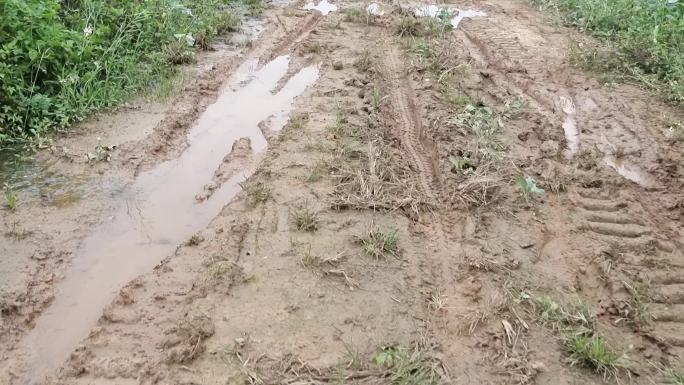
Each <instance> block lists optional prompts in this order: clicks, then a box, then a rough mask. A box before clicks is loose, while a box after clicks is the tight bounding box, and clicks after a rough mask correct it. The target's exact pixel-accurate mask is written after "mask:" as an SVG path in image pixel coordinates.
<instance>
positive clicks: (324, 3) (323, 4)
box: [304, 0, 337, 16]
mask: <svg viewBox="0 0 684 385" xmlns="http://www.w3.org/2000/svg"><path fill="white" fill-rule="evenodd" d="M304 9H305V10H307V11H311V10H316V11H318V12H320V13H321V14H322V15H323V16H326V15H327V14H329V13H330V12H334V11H337V6H336V5H335V4H331V3H330V2H328V0H320V1H319V2H318V4H314V2H313V1H310V2H309V3H307V4H306V5H305V6H304Z"/></svg>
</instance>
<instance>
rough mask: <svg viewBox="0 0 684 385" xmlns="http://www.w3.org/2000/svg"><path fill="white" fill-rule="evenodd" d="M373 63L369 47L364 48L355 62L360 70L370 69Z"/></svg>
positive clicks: (366, 70) (355, 66) (355, 65)
mask: <svg viewBox="0 0 684 385" xmlns="http://www.w3.org/2000/svg"><path fill="white" fill-rule="evenodd" d="M372 65H373V61H372V59H371V55H370V51H369V50H367V49H366V50H363V52H361V55H360V56H359V58H358V59H356V61H355V62H354V68H356V69H357V70H358V71H359V72H368V71H370V69H371V67H372Z"/></svg>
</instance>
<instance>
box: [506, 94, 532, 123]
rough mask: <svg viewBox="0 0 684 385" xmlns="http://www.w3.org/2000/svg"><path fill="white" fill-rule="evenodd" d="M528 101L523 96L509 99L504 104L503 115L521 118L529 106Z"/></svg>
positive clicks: (507, 117)
mask: <svg viewBox="0 0 684 385" xmlns="http://www.w3.org/2000/svg"><path fill="white" fill-rule="evenodd" d="M527 105H528V102H527V100H525V99H523V98H522V97H515V98H513V99H510V100H507V101H506V103H505V104H504V111H503V114H502V115H503V117H504V118H506V119H517V118H519V117H520V116H521V115H522V113H523V112H525V109H526V108H527Z"/></svg>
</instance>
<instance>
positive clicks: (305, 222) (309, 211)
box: [292, 205, 319, 232]
mask: <svg viewBox="0 0 684 385" xmlns="http://www.w3.org/2000/svg"><path fill="white" fill-rule="evenodd" d="M292 217H293V219H294V224H295V227H296V228H297V230H299V231H308V232H314V231H316V230H318V225H319V220H318V210H315V209H313V208H311V207H309V206H308V205H304V206H302V207H299V208H297V209H295V210H294V212H293V213H292Z"/></svg>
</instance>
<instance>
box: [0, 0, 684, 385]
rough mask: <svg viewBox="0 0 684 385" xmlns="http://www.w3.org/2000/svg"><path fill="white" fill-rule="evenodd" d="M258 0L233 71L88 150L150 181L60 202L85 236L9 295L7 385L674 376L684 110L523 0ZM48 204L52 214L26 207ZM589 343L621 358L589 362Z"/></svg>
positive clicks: (681, 265) (680, 299) (2, 354)
mask: <svg viewBox="0 0 684 385" xmlns="http://www.w3.org/2000/svg"><path fill="white" fill-rule="evenodd" d="M440 7H446V8H448V9H450V10H452V11H453V12H454V18H453V20H452V19H444V18H436V17H434V16H436V15H439V14H440V12H442V11H441V10H440V9H438V8H440ZM367 9H372V10H373V12H372V13H373V14H370V13H367ZM426 9H427V11H425V10H426ZM457 10H462V11H457ZM425 12H427V14H426V15H424V16H426V17H416V16H415V15H416V14H421V15H422V14H424V13H425ZM433 13H434V15H433ZM264 19H265V22H264V23H265V24H264V25H265V26H266V28H265V31H264V32H263V33H261V34H260V35H259V37H258V38H257V39H256V40H254V41H253V43H252V44H251V46H250V47H248V48H245V49H244V51H243V52H244V55H242V56H231V57H230V58H224V59H220V58H219V59H218V62H216V63H214V64H212V65H213V66H214V67H215V68H220V69H221V72H225V73H221V74H220V75H219V76H220V78H219V79H218V80H217V83H211V84H212V86H211V91H207V95H205V97H204V98H203V99H202V100H203V102H202V104H201V105H200V106H196V107H187V106H189V105H191V103H190V104H188V100H187V99H186V98H187V96H183V95H179V97H178V99H177V101H176V102H175V103H176V105H177V106H183V105H185V106H186V107H187V109H182V108H175V109H171V110H169V111H167V112H165V115H164V118H161V117H158V119H156V123H155V124H157V128H156V129H155V130H153V131H152V132H151V133H150V134H149V136H148V137H146V138H144V139H132V140H129V141H126V142H124V143H122V144H121V146H119V147H117V149H115V150H113V151H112V154H111V155H112V157H113V159H112V160H111V163H110V164H111V169H107V168H106V167H104V166H103V165H96V166H94V167H95V168H96V169H97V170H98V172H100V173H102V175H104V176H107V175H117V173H119V174H124V175H130V170H134V171H133V174H134V176H135V178H134V179H133V176H129V177H130V178H131V182H130V184H128V187H127V188H124V189H120V190H118V191H117V192H116V193H112V196H113V198H110V199H109V200H107V201H105V203H100V204H99V205H96V204H88V203H87V202H75V203H73V204H74V205H75V206H74V211H76V210H77V209H82V210H86V212H88V213H98V212H108V213H111V214H110V215H107V216H106V217H105V219H102V218H98V217H97V216H96V215H95V214H93V215H92V217H89V218H90V219H89V220H90V221H91V223H93V224H96V223H99V225H98V227H96V228H94V229H93V230H92V231H86V230H85V229H80V230H79V229H78V228H77V227H74V225H71V224H70V223H71V222H70V221H74V220H75V219H74V218H76V217H70V216H68V215H66V214H62V215H63V216H64V217H63V221H64V222H65V226H71V227H70V228H73V229H75V230H71V232H72V235H71V236H70V238H69V239H70V242H69V244H68V247H69V253H68V254H62V255H61V256H60V257H55V256H54V255H53V253H47V254H46V255H47V257H46V258H45V261H44V262H43V263H44V265H43V266H53V267H54V266H57V268H56V270H57V271H64V276H63V277H61V276H59V275H55V276H51V277H49V278H42V282H43V284H44V286H43V287H44V289H43V290H45V291H46V292H51V290H53V289H52V288H53V287H56V288H57V289H56V291H55V293H56V294H55V298H54V300H53V301H52V303H51V304H50V305H49V306H48V302H50V301H49V299H46V300H44V301H43V302H41V303H40V304H35V303H34V304H31V302H30V300H28V299H27V297H26V293H24V295H23V296H21V295H19V296H16V297H15V300H14V302H3V308H2V309H0V310H2V319H3V322H5V324H4V325H3V328H2V329H0V332H2V333H3V335H2V340H3V341H8V342H10V343H9V344H7V345H6V346H3V347H2V348H1V349H2V350H0V368H2V370H3V372H2V375H3V381H5V378H7V380H6V381H5V382H3V384H4V383H8V384H15V383H16V384H19V383H41V382H43V376H47V380H46V381H45V382H46V383H54V384H128V383H130V384H155V383H202V384H214V383H216V384H225V383H230V384H245V383H252V384H253V383H266V384H285V383H287V384H290V383H308V384H323V383H331V382H335V381H342V382H344V383H354V384H357V383H358V384H404V383H421V384H470V383H472V384H489V383H491V384H494V383H497V384H498V383H510V384H526V383H529V384H532V383H538V384H545V383H551V382H553V383H559V384H573V383H602V382H604V381H607V382H612V381H616V380H617V379H619V380H621V381H622V380H627V378H629V379H630V380H629V381H632V382H634V383H637V384H652V383H668V381H670V380H671V379H672V378H671V376H672V373H676V371H677V370H680V368H681V366H682V365H684V362H683V361H682V357H683V356H682V354H684V339H683V338H682V336H683V335H684V319H683V317H682V316H681V314H680V313H681V310H682V307H683V306H684V279H682V276H683V274H684V256H683V255H682V254H681V250H682V245H683V243H684V238H683V235H682V223H683V222H682V218H684V211H683V210H684V201H683V200H682V197H681V194H680V193H679V192H680V191H681V190H682V188H683V187H684V185H682V184H683V183H684V171H682V153H683V152H682V147H683V144H682V142H681V141H676V140H672V139H671V138H670V137H668V136H667V132H666V127H667V124H668V122H669V121H672V120H673V119H681V118H682V114H681V112H680V111H677V110H675V109H673V108H671V107H668V106H664V105H661V104H659V102H657V101H655V100H654V99H653V98H652V97H651V96H650V95H648V94H646V93H645V92H643V91H641V90H638V89H635V88H633V87H632V86H629V85H619V86H616V87H615V88H614V89H612V88H607V87H604V86H602V85H601V84H600V83H598V82H597V81H596V80H595V79H593V78H592V77H591V75H588V74H586V73H583V72H581V71H579V70H577V69H575V68H573V67H572V66H570V64H569V63H568V59H567V52H568V49H569V48H568V47H569V45H570V44H571V39H582V38H583V37H581V36H577V35H575V33H574V32H572V31H568V30H565V29H561V28H559V27H556V26H553V25H550V24H546V23H543V22H540V21H539V20H541V15H540V14H539V13H538V12H537V11H536V10H534V9H532V8H530V6H529V5H527V4H526V3H525V2H522V1H498V0H483V1H478V2H469V4H467V7H466V6H465V5H464V4H460V3H459V4H454V5H440V6H439V7H435V8H434V9H433V8H432V7H430V8H425V7H424V5H422V4H401V6H397V7H390V6H389V5H387V4H380V3H378V4H375V8H371V7H369V6H368V4H362V3H352V2H344V1H335V2H331V3H329V2H312V3H311V4H304V3H298V4H290V5H286V6H284V7H282V8H271V9H268V10H267V11H266V13H265V15H264ZM446 24H448V25H451V26H452V27H455V28H454V29H452V28H446V27H445V25H446ZM200 73H201V72H200ZM208 73H209V75H204V76H212V75H211V74H215V71H213V70H211V71H209V72H208ZM200 76H201V75H200ZM224 80H225V85H223V86H219V85H220V84H222V83H223V81H224ZM217 84H218V85H217ZM281 128H282V130H281ZM83 135H84V136H87V133H84V134H83ZM67 143H68V138H67ZM169 143H171V144H170V145H169ZM179 143H180V144H179ZM135 149H138V150H140V149H143V151H149V152H150V153H152V154H156V155H154V156H151V157H149V158H142V159H137V158H136V157H135V156H134V155H133V154H134V152H133V151H134V150H135ZM53 156H55V155H53ZM48 157H49V156H48ZM103 164H104V163H103ZM72 167H73V169H74V170H76V169H81V170H87V168H86V166H84V165H79V164H76V165H74V166H72ZM126 170H128V173H129V174H126ZM112 202H115V203H116V202H119V203H120V204H119V205H117V204H114V203H112ZM229 202H230V203H229ZM133 203H135V204H133ZM23 210H26V211H23ZM66 210H67V211H68V210H69V208H67V209H66ZM32 213H33V214H34V215H35V213H47V214H44V215H47V218H51V217H50V216H54V215H58V214H57V213H58V211H56V210H55V211H47V212H46V211H40V210H39V209H37V208H32V207H24V208H20V209H19V210H18V211H17V213H15V214H13V215H16V216H17V217H19V216H21V215H31V214H32ZM89 215H90V214H89ZM110 217H111V218H110ZM10 223H11V220H5V219H4V218H3V225H4V226H6V227H7V228H8V229H10V227H9V226H10ZM36 227H37V225H36ZM31 231H32V230H30V229H26V230H23V231H22V230H21V229H16V228H14V229H12V230H8V231H6V233H7V234H6V235H5V238H4V239H5V242H7V245H8V246H5V247H4V250H21V247H24V246H21V243H20V242H31V243H35V242H41V241H43V242H48V243H49V239H48V240H47V241H45V238H43V237H40V236H38V235H33V233H32V232H31ZM10 233H12V234H13V235H10ZM21 234H25V235H24V236H22V235H21ZM60 239H62V238H59V237H56V238H55V240H60ZM79 245H80V246H79ZM76 250H77V251H76ZM22 253H29V251H28V249H26V250H25V251H23V252H22ZM38 255H40V254H38ZM56 259H61V261H60V262H57V261H56ZM29 297H30V296H29ZM45 298H49V296H47V297H45ZM579 302H581V304H582V305H581V306H579V305H578V303H579ZM29 307H32V308H33V310H32V311H30V310H28V309H29ZM578 309H581V310H578ZM578 314H579V315H578ZM34 317H35V318H34ZM57 328H61V330H58V329H57ZM568 333H570V334H572V333H574V335H575V336H576V337H577V338H576V339H572V338H570V337H569V335H570V334H568ZM585 341H590V342H592V343H596V344H603V343H607V345H606V346H607V349H608V350H609V351H615V352H616V355H615V357H613V359H614V360H613V361H610V362H609V364H607V365H606V366H605V369H602V367H598V368H597V366H596V365H593V364H592V362H594V361H591V360H587V359H586V358H587V357H586V356H582V353H583V352H580V351H579V350H578V349H577V346H578V345H581V344H582V343H583V342H585ZM573 343H574V345H573ZM32 352H33V353H35V356H34V358H33V359H32V358H31V353H32ZM584 354H586V352H584ZM611 357H612V356H610V357H600V359H603V360H608V359H609V358H611ZM616 357H618V358H619V359H617V358H616ZM27 368H30V369H29V370H28V371H26V369H27ZM407 368H409V369H407ZM55 369H56V370H55ZM404 369H407V370H404Z"/></svg>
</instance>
